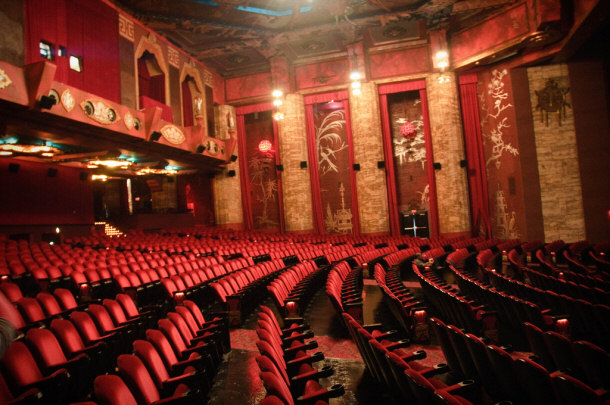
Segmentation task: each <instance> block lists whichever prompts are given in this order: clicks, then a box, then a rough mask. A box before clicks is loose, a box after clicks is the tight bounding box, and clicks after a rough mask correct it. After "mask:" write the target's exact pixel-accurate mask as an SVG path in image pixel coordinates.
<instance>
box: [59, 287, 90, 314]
mask: <svg viewBox="0 0 610 405" xmlns="http://www.w3.org/2000/svg"><path fill="white" fill-rule="evenodd" d="M53 295H54V296H55V298H56V299H57V301H58V302H59V305H60V306H61V308H62V309H63V310H64V311H74V310H77V309H81V308H83V306H82V305H79V304H78V302H77V301H76V297H74V294H72V291H70V290H68V289H66V288H56V289H55V290H54V291H53Z"/></svg>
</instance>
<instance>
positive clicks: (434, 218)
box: [419, 88, 439, 237]
mask: <svg viewBox="0 0 610 405" xmlns="http://www.w3.org/2000/svg"><path fill="white" fill-rule="evenodd" d="M419 98H420V100H421V112H422V116H423V119H424V137H425V139H426V166H427V171H428V184H429V185H430V212H429V213H428V214H429V215H428V217H429V218H430V236H431V237H437V236H438V234H439V230H438V204H437V201H436V181H435V180H434V154H433V153H432V134H431V132H430V113H429V111H428V92H427V91H426V89H425V88H424V89H420V90H419Z"/></svg>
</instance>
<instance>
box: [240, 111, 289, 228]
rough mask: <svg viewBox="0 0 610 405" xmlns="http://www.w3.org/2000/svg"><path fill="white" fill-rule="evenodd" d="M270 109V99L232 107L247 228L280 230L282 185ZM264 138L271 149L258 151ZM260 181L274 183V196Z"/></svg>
mask: <svg viewBox="0 0 610 405" xmlns="http://www.w3.org/2000/svg"><path fill="white" fill-rule="evenodd" d="M272 110H273V105H272V104H271V103H260V104H253V105H247V106H240V107H237V108H236V109H235V112H236V115H237V133H238V148H239V156H240V165H239V170H240V176H241V178H240V182H241V189H242V207H243V212H244V227H245V228H246V229H273V230H276V231H281V232H283V231H284V214H283V204H282V186H281V178H280V176H279V175H278V174H277V172H276V165H277V164H279V163H280V160H279V148H278V130H277V123H276V121H275V120H273V119H272V117H271V111H272ZM253 113H260V114H261V115H260V117H259V119H254V117H252V116H250V115H249V114H253ZM263 139H266V140H269V141H271V142H272V145H273V146H272V148H273V152H272V153H268V154H261V152H260V151H259V150H258V144H259V142H260V141H262V140H263ZM263 155H264V156H263ZM257 163H260V164H257ZM261 181H262V182H263V183H265V184H266V183H270V184H268V186H270V185H273V186H274V187H276V191H275V192H274V193H273V194H274V197H273V198H271V197H269V195H268V192H269V189H265V190H263V188H262V187H261Z"/></svg>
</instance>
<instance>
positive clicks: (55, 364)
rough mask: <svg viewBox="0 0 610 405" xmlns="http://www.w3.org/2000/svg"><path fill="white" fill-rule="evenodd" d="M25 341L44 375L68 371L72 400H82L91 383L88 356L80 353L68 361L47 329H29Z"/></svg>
mask: <svg viewBox="0 0 610 405" xmlns="http://www.w3.org/2000/svg"><path fill="white" fill-rule="evenodd" d="M25 341H26V343H27V344H28V346H29V347H30V349H31V351H32V354H33V355H34V357H35V358H36V359H38V361H37V364H38V365H39V366H40V367H42V369H43V372H44V373H45V374H50V373H52V372H54V371H56V370H59V369H66V370H68V372H69V373H70V382H69V383H70V384H69V387H70V389H69V390H70V397H71V398H72V399H79V398H83V397H84V396H85V395H86V394H87V392H88V390H89V384H90V383H91V381H93V374H92V373H91V370H90V366H91V359H90V358H89V356H87V355H86V354H84V353H81V354H78V355H76V356H74V357H72V358H71V359H70V360H68V358H67V357H66V355H65V354H64V352H63V350H62V348H61V345H60V344H59V341H58V340H57V337H56V336H55V335H54V334H53V332H51V331H50V330H49V329H39V328H33V329H30V330H29V331H28V332H27V334H26V335H25Z"/></svg>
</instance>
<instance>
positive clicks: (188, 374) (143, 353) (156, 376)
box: [133, 340, 210, 396]
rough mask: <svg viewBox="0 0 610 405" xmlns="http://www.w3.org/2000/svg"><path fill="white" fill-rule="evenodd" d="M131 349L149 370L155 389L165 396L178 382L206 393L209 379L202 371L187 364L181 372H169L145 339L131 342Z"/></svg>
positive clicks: (155, 350) (151, 345) (157, 353)
mask: <svg viewBox="0 0 610 405" xmlns="http://www.w3.org/2000/svg"><path fill="white" fill-rule="evenodd" d="M133 351H134V354H136V355H137V356H138V357H139V358H140V359H141V360H142V362H143V363H144V364H145V365H146V368H147V369H148V371H149V372H150V375H151V377H152V378H153V380H154V381H155V384H156V386H157V389H158V390H159V392H160V393H161V395H162V396H167V395H169V394H170V392H173V391H174V390H175V389H176V386H177V385H178V384H186V385H187V386H188V387H189V388H190V389H191V390H200V391H201V392H203V393H207V392H208V391H209V389H210V381H208V379H207V376H206V375H205V374H204V373H200V372H197V370H196V369H195V367H193V366H188V367H186V368H185V369H184V371H183V372H182V373H176V372H174V373H171V374H170V369H169V368H168V367H167V366H166V365H165V363H164V362H163V359H162V358H161V356H160V355H159V352H157V349H155V347H154V346H153V344H152V343H151V342H149V341H147V340H136V341H134V342H133Z"/></svg>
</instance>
